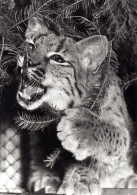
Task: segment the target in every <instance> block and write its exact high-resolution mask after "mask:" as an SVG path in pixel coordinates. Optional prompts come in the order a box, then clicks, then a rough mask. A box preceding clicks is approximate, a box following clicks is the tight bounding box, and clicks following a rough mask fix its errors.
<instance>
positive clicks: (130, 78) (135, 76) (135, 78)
mask: <svg viewBox="0 0 137 195" xmlns="http://www.w3.org/2000/svg"><path fill="white" fill-rule="evenodd" d="M122 83H123V89H124V90H127V88H129V87H130V86H131V85H133V84H136V85H137V73H132V74H131V75H127V76H125V78H124V79H123V82H122Z"/></svg>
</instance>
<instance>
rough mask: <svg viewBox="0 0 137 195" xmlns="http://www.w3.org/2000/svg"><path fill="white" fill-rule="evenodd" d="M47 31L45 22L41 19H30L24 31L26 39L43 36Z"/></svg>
mask: <svg viewBox="0 0 137 195" xmlns="http://www.w3.org/2000/svg"><path fill="white" fill-rule="evenodd" d="M47 31H48V28H47V26H46V24H45V21H44V19H43V18H41V17H32V18H30V19H29V20H28V27H27V30H26V34H25V36H26V37H29V36H32V35H33V34H40V33H42V34H44V33H46V32H47Z"/></svg>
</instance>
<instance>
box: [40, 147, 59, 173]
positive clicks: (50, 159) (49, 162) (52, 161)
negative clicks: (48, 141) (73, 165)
mask: <svg viewBox="0 0 137 195" xmlns="http://www.w3.org/2000/svg"><path fill="white" fill-rule="evenodd" d="M60 153H61V148H56V150H55V151H54V152H53V153H52V154H50V156H47V159H46V160H44V161H43V162H44V163H45V165H46V167H50V168H51V169H52V168H53V166H54V164H55V163H56V161H57V160H58V159H59V155H60Z"/></svg>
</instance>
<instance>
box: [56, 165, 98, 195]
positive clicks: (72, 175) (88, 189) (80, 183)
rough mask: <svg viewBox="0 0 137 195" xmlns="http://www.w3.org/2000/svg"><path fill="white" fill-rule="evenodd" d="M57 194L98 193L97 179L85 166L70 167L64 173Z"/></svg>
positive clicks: (85, 194) (93, 194) (81, 194)
mask: <svg viewBox="0 0 137 195" xmlns="http://www.w3.org/2000/svg"><path fill="white" fill-rule="evenodd" d="M58 194H66V195H100V185H99V181H98V179H97V178H96V176H95V175H94V174H93V172H92V171H91V172H90V170H89V168H87V167H83V165H82V166H80V165H78V166H74V167H71V168H70V169H69V170H68V172H67V173H66V175H65V177H64V180H63V183H62V185H61V187H60V188H59V190H58Z"/></svg>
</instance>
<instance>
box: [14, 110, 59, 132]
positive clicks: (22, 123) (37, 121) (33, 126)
mask: <svg viewBox="0 0 137 195" xmlns="http://www.w3.org/2000/svg"><path fill="white" fill-rule="evenodd" d="M59 118H60V117H57V116H56V118H55V117H53V116H43V117H42V116H39V115H30V114H27V113H25V114H24V113H23V114H18V116H16V117H15V118H14V120H15V123H16V124H17V125H18V126H19V127H20V128H21V129H27V130H30V131H38V130H43V129H44V128H45V127H47V126H48V125H49V124H50V123H52V122H54V121H56V120H57V119H59Z"/></svg>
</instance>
